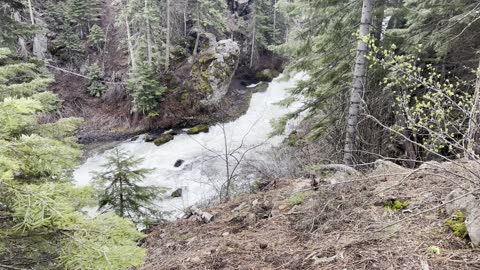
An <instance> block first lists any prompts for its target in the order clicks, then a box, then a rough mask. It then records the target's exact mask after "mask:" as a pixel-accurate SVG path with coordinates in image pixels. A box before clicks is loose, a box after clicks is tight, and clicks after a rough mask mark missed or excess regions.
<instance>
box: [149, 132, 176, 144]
mask: <svg viewBox="0 0 480 270" xmlns="http://www.w3.org/2000/svg"><path fill="white" fill-rule="evenodd" d="M173 138H174V137H173V135H172V134H163V135H161V136H160V137H158V138H156V139H155V140H154V141H153V143H154V144H155V145H156V146H160V145H162V144H165V143H167V142H169V141H171V140H173Z"/></svg>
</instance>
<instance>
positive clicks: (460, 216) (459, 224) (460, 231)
mask: <svg viewBox="0 0 480 270" xmlns="http://www.w3.org/2000/svg"><path fill="white" fill-rule="evenodd" d="M445 226H447V227H448V228H450V230H451V231H452V232H453V234H454V235H455V236H456V237H459V238H462V239H463V238H465V237H467V235H468V231H467V226H466V225H465V214H464V213H463V212H460V211H457V212H455V213H454V214H453V215H452V217H451V218H449V219H448V220H446V221H445Z"/></svg>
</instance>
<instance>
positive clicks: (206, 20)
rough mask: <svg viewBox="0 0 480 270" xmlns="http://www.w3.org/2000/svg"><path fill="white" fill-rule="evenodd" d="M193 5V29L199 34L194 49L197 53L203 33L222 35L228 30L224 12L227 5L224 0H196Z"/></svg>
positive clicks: (194, 52)
mask: <svg viewBox="0 0 480 270" xmlns="http://www.w3.org/2000/svg"><path fill="white" fill-rule="evenodd" d="M193 5H194V10H193V11H192V18H193V23H194V28H193V31H194V32H196V36H197V38H196V41H195V48H194V50H193V54H194V55H195V54H197V52H198V43H199V40H200V36H201V35H202V34H203V33H206V32H212V33H215V34H217V35H218V36H221V35H222V34H223V32H224V31H225V30H226V26H225V20H224V14H225V12H226V8H227V6H226V3H225V1H223V0H195V1H194V3H193Z"/></svg>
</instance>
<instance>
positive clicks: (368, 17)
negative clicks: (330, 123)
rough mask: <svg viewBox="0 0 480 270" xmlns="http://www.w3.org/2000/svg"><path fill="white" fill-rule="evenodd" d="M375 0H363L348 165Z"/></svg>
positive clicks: (353, 147) (346, 152)
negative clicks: (366, 38)
mask: <svg viewBox="0 0 480 270" xmlns="http://www.w3.org/2000/svg"><path fill="white" fill-rule="evenodd" d="M372 11H373V0H363V5H362V17H361V21H360V35H359V37H358V44H357V53H356V57H355V69H354V72H353V85H352V89H351V92H350V106H349V109H348V116H347V117H348V119H347V130H346V138H345V149H344V156H343V161H344V163H345V164H346V165H353V163H354V160H353V152H354V151H355V150H356V137H357V125H358V119H359V116H360V113H361V110H362V97H363V93H364V87H365V82H366V71H367V69H366V65H365V63H366V61H365V56H366V54H367V50H368V44H367V43H365V42H364V40H363V38H364V37H367V36H368V35H369V34H370V25H371V22H372Z"/></svg>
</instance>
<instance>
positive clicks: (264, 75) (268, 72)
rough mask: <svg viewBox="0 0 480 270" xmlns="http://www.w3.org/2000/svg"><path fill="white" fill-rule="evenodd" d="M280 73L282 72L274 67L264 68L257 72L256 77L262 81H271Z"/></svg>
mask: <svg viewBox="0 0 480 270" xmlns="http://www.w3.org/2000/svg"><path fill="white" fill-rule="evenodd" d="M279 74H280V73H279V72H278V71H276V70H274V69H264V70H261V71H258V72H257V73H256V74H255V77H256V78H257V79H259V80H261V81H267V82H271V81H272V80H273V79H274V78H275V77H277V76H278V75H279Z"/></svg>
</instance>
